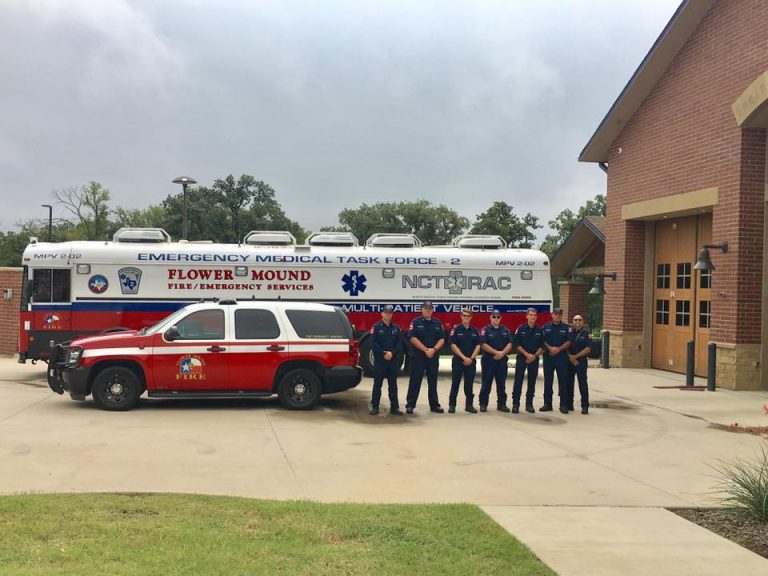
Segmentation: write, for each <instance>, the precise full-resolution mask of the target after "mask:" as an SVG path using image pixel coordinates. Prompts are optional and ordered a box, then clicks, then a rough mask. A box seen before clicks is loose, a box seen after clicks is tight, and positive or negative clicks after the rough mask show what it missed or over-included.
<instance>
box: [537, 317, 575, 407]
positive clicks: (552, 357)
mask: <svg viewBox="0 0 768 576" xmlns="http://www.w3.org/2000/svg"><path fill="white" fill-rule="evenodd" d="M569 329H570V327H569V326H568V324H566V323H565V322H563V309H562V308H555V309H554V310H552V320H550V321H549V322H547V323H546V324H544V328H543V330H544V406H542V407H541V412H551V411H552V392H553V384H554V381H555V374H557V392H558V395H559V396H560V412H562V413H563V414H568V406H570V405H571V404H572V403H573V401H572V400H571V399H570V397H569V396H568V390H569V387H568V352H567V350H568V347H569V346H570V345H571V341H570V340H569V339H568V332H569ZM571 410H573V408H571Z"/></svg>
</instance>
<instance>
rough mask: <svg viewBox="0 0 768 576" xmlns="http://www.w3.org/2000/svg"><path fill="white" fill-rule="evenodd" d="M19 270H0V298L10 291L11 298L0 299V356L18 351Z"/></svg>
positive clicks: (20, 276) (20, 273) (20, 272)
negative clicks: (11, 293)
mask: <svg viewBox="0 0 768 576" xmlns="http://www.w3.org/2000/svg"><path fill="white" fill-rule="evenodd" d="M21 278H22V270H21V268H0V296H2V295H4V293H5V290H7V289H11V290H12V291H13V297H12V298H10V299H6V298H2V299H0V354H1V355H11V354H15V353H16V352H17V351H18V341H19V308H20V306H21Z"/></svg>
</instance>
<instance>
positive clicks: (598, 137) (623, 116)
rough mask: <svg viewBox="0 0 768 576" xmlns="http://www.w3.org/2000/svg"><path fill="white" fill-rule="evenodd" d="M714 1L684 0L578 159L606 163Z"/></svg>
mask: <svg viewBox="0 0 768 576" xmlns="http://www.w3.org/2000/svg"><path fill="white" fill-rule="evenodd" d="M714 3H715V0H684V1H683V3H682V4H680V6H679V7H678V8H677V11H676V12H675V14H674V15H673V16H672V18H671V19H670V21H669V22H668V23H667V25H666V27H665V28H664V30H663V31H662V32H661V34H660V35H659V37H658V38H657V39H656V42H654V44H653V46H652V47H651V49H650V51H649V52H648V54H646V56H645V58H643V61H642V62H641V63H640V66H638V67H637V70H635V73H634V74H633V75H632V77H631V78H630V80H629V82H628V83H627V85H626V86H624V89H623V90H622V91H621V94H619V97H618V98H617V99H616V101H615V102H614V103H613V106H611V108H610V110H608V113H607V114H606V115H605V118H603V121H602V122H601V123H600V125H599V126H598V127H597V130H596V131H595V133H594V134H593V135H592V138H590V140H589V142H587V145H586V146H585V147H584V149H583V150H582V151H581V154H579V162H607V161H608V150H609V148H610V147H611V145H612V144H613V142H614V141H615V140H616V138H617V137H618V136H619V134H620V133H621V131H622V130H623V129H624V126H626V125H627V122H629V120H630V119H631V118H632V116H633V115H634V114H635V112H637V109H638V108H640V105H641V104H642V103H643V102H644V101H645V99H646V98H647V97H648V95H649V94H650V93H651V91H652V90H653V88H654V86H655V85H656V83H657V82H658V81H659V79H660V78H661V76H662V75H663V74H664V72H665V71H666V70H667V68H668V67H669V65H670V64H671V63H672V61H673V60H674V59H675V56H677V53H678V52H679V51H680V49H681V48H682V47H683V46H684V45H685V43H686V42H687V41H688V39H689V38H690V37H691V35H692V34H693V32H694V30H696V27H697V26H698V25H699V23H700V22H701V21H702V19H703V18H704V16H705V15H706V14H707V12H709V9H710V8H711V7H712V5H713V4H714Z"/></svg>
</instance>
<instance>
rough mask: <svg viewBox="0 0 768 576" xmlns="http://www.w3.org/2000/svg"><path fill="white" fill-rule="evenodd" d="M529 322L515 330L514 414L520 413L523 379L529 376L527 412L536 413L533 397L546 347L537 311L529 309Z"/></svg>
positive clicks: (526, 401)
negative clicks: (543, 351)
mask: <svg viewBox="0 0 768 576" xmlns="http://www.w3.org/2000/svg"><path fill="white" fill-rule="evenodd" d="M526 316H527V321H526V322H525V323H523V324H521V325H520V326H518V327H517V330H515V335H514V337H513V344H512V345H513V347H514V349H515V350H516V351H517V357H516V359H515V386H514V388H513V390H512V412H513V413H515V414H517V413H518V412H519V411H520V396H521V395H522V390H523V379H524V378H525V375H526V373H527V374H528V386H527V388H526V390H525V411H526V412H530V413H534V412H536V409H535V408H534V407H533V397H534V395H535V394H536V377H537V376H538V375H539V355H540V354H541V353H542V350H543V347H544V332H543V331H542V329H541V327H540V326H538V325H537V324H536V318H537V316H538V315H537V314H536V309H535V308H528V312H527V314H526Z"/></svg>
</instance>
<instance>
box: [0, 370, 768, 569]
mask: <svg viewBox="0 0 768 576" xmlns="http://www.w3.org/2000/svg"><path fill="white" fill-rule="evenodd" d="M444 367H445V368H446V369H445V370H442V371H441V378H440V397H441V401H442V403H443V405H444V406H446V405H447V395H448V386H449V384H448V376H449V375H448V371H447V365H444ZM44 376H45V371H44V366H43V365H38V366H31V365H18V364H16V363H15V361H14V360H12V359H0V470H1V471H2V473H0V493H17V492H102V491H104V492H112V491H129V492H135V491H141V492H143V491H148V492H166V491H167V492H188V493H204V494H222V495H240V496H248V497H256V498H277V499H302V498H308V499H313V500H319V501H326V502H338V501H356V502H470V503H474V504H478V505H481V506H483V509H484V510H486V511H487V512H488V513H489V514H490V515H491V516H493V517H494V518H495V519H496V520H497V521H499V523H500V524H501V525H502V526H505V527H507V528H508V529H510V531H511V532H512V533H513V534H515V535H516V536H517V537H518V538H520V539H521V540H522V541H523V542H525V543H526V544H528V545H529V546H530V547H531V548H532V550H533V551H534V552H535V553H536V554H537V555H539V556H540V557H541V558H542V559H543V560H544V561H545V562H547V563H548V564H549V565H550V566H551V567H552V568H554V569H555V570H556V571H557V572H558V573H559V574H561V575H566V574H571V575H577V574H590V575H599V574H615V573H616V572H617V571H618V570H619V568H620V569H621V571H622V572H623V573H624V574H625V576H626V575H630V574H648V573H655V574H659V575H661V574H690V573H697V574H718V575H719V574H722V573H732V571H733V570H740V571H744V573H760V571H761V570H763V571H765V572H764V573H768V561H766V560H764V559H762V558H760V557H758V556H757V555H755V554H753V553H751V552H748V551H746V550H745V549H743V548H740V547H738V546H736V545H734V544H732V543H730V542H728V541H726V540H724V539H722V538H720V537H718V536H715V535H713V534H712V533H710V532H708V531H706V530H704V529H702V528H699V527H697V526H695V525H693V524H690V523H688V522H687V521H684V520H682V519H680V518H679V517H677V516H675V515H674V514H672V513H670V512H667V511H666V510H663V507H673V506H699V505H705V506H706V505H715V504H716V501H715V500H714V499H713V498H712V494H713V491H714V490H715V486H716V482H717V480H716V477H715V474H714V471H713V469H712V467H711V466H712V465H713V464H714V463H716V462H717V461H718V460H726V459H732V458H734V457H743V458H748V459H751V458H754V457H755V455H756V454H757V453H758V452H759V451H760V449H761V447H762V446H764V445H765V441H764V439H762V438H760V437H758V436H755V435H753V434H747V433H735V432H731V431H728V425H729V424H732V423H736V422H738V423H739V424H740V425H741V426H744V425H746V424H751V425H765V424H768V417H767V416H765V415H764V414H763V412H762V409H761V407H762V405H763V404H765V403H768V393H764V392H730V391H717V392H704V391H698V390H680V389H678V388H676V386H679V385H681V384H683V378H682V377H681V376H680V375H676V374H668V373H663V372H659V371H651V370H618V369H611V370H600V369H593V370H591V371H590V382H591V394H592V402H593V405H594V407H593V408H592V409H591V411H590V414H589V415H586V416H585V415H581V414H579V413H573V414H569V415H562V414H560V413H558V412H554V413H552V412H550V413H547V414H541V413H537V414H535V415H530V414H525V413H522V414H519V415H512V414H503V413H500V412H496V411H491V412H489V413H487V414H476V415H473V414H466V413H464V412H463V411H459V412H458V413H456V414H447V413H446V414H442V415H438V414H430V413H429V411H428V409H427V404H426V388H425V387H424V389H423V390H422V398H420V403H419V405H418V406H417V411H416V412H417V413H416V415H414V416H408V417H405V416H404V417H392V416H389V415H388V414H386V408H387V405H386V401H385V403H383V405H382V409H383V414H382V415H380V416H378V417H371V416H369V415H368V413H367V412H368V401H369V398H370V388H371V381H370V380H369V379H366V380H364V381H363V383H362V384H361V385H360V387H359V388H358V389H356V390H352V391H348V392H345V393H342V394H337V395H333V396H328V397H327V398H325V399H324V400H323V402H322V404H321V406H320V407H319V408H318V409H317V410H314V411H311V412H290V411H287V410H284V409H283V408H281V407H280V406H279V404H278V402H277V400H276V399H268V400H253V401H218V402H214V401H210V402H202V401H186V402H185V401H177V402H172V401H157V400H143V401H142V402H141V403H140V405H139V407H138V408H137V409H135V410H133V411H131V412H127V413H109V412H103V411H100V410H97V409H95V408H94V406H93V403H92V402H91V401H88V402H85V403H76V402H73V401H71V400H69V398H68V397H66V396H63V397H62V396H57V395H56V394H54V393H53V392H51V391H50V390H49V389H48V387H47V386H46V384H45V382H44V380H43V378H44ZM400 384H401V386H400V388H401V393H400V397H401V403H404V402H403V401H404V398H405V389H406V387H407V383H406V381H405V379H404V378H401V382H400ZM697 384H702V383H701V382H697ZM539 385H541V379H540V384H539ZM425 386H426V385H425ZM385 398H386V394H385ZM535 404H536V406H537V407H538V406H540V404H541V400H540V394H539V396H538V397H537V400H536V403H535ZM555 507H557V508H555Z"/></svg>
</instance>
